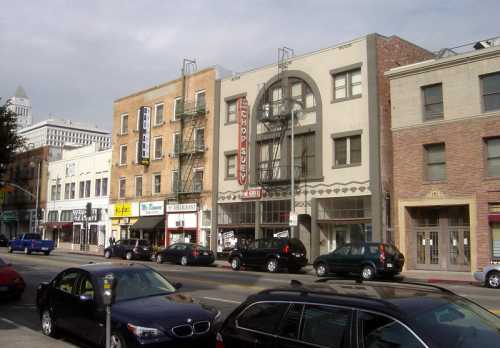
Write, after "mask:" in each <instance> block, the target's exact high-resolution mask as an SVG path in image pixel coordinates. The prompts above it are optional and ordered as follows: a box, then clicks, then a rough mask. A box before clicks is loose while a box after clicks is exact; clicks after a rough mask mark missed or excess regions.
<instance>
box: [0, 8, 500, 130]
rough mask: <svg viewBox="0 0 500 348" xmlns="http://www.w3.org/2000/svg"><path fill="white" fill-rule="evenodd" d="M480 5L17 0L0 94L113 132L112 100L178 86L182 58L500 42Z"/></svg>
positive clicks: (2, 52)
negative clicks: (367, 44) (16, 95)
mask: <svg viewBox="0 0 500 348" xmlns="http://www.w3.org/2000/svg"><path fill="white" fill-rule="evenodd" d="M498 13H500V3H499V2H498V1H496V0H482V1H458V0H457V1H454V0H442V1H429V0H420V1H406V0H387V1H382V0H379V1H376V0H372V1H369V0H359V1H349V2H347V1H314V0H312V1H304V0H302V1H297V0H288V1H285V0H274V1H271V0H269V1H265V0H255V1H242V0H233V1H230V0H224V1H216V0H212V1H190V2H187V1H185V2H180V1H168V0H164V1H161V0H156V1H153V0H145V1H144V0H143V1H139V0H136V1H118V0H113V1H108V0H106V1H104V0H101V1H90V0H87V1H69V0H68V1H62V0H58V1H36V0H33V1H16V2H9V4H8V5H5V4H4V6H3V8H2V12H1V13H0V96H1V97H2V98H6V97H8V96H10V95H11V94H12V93H13V92H14V90H15V88H16V86H17V85H18V84H22V85H23V86H24V87H25V89H26V91H27V93H28V95H29V96H30V97H31V99H32V102H33V111H34V116H35V119H36V120H42V119H44V118H46V117H47V116H48V114H49V113H51V114H53V115H56V116H59V117H65V118H69V119H73V120H86V121H88V122H92V123H96V124H98V125H99V126H100V127H103V128H108V129H109V128H110V127H111V117H112V102H113V100H114V99H116V98H118V97H120V96H123V95H127V94H130V93H132V92H134V91H136V90H139V89H142V88H145V87H148V86H150V85H153V84H157V83H161V82H164V81H168V80H170V79H173V78H176V77H177V76H178V75H179V73H180V68H181V66H180V65H181V62H182V58H184V57H190V58H196V59H197V60H198V66H199V67H204V66H209V65H214V64H220V65H222V66H224V67H225V68H228V69H231V70H234V71H244V70H248V69H251V68H254V67H257V66H261V65H264V64H268V63H272V62H274V61H275V60H276V56H277V48H278V47H280V46H283V45H286V46H289V47H292V48H294V49H295V51H296V53H299V54H300V53H304V52H308V51H312V50H316V49H319V48H322V47H326V46H331V45H333V44H336V43H340V42H343V41H346V40H350V39H352V38H355V37H358V36H362V35H365V34H367V33H370V32H378V33H381V34H385V35H392V34H396V35H399V36H402V37H403V38H405V39H407V40H410V41H413V42H415V43H417V44H419V45H421V46H423V47H426V48H429V49H432V50H435V49H439V48H441V47H446V46H448V47H450V46H454V45H458V44H460V43H466V42H470V41H474V40H477V39H480V38H485V37H489V36H495V35H500V32H499V28H498V25H497V23H498V16H497V15H498Z"/></svg>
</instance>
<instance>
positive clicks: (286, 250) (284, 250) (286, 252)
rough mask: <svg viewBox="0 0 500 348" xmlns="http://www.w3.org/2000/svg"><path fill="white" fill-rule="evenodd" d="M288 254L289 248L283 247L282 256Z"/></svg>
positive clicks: (287, 246)
mask: <svg viewBox="0 0 500 348" xmlns="http://www.w3.org/2000/svg"><path fill="white" fill-rule="evenodd" d="M289 252H290V246H289V245H288V244H287V245H285V246H284V247H283V254H288V253H289Z"/></svg>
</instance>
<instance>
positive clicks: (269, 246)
mask: <svg viewBox="0 0 500 348" xmlns="http://www.w3.org/2000/svg"><path fill="white" fill-rule="evenodd" d="M228 261H229V263H230V264H231V268H232V269H233V270H239V269H240V267H241V266H246V267H265V268H266V270H267V271H268V272H272V273H273V272H278V271H279V270H281V269H283V268H287V269H288V271H289V272H297V271H299V270H300V269H301V268H302V267H304V266H305V265H307V257H306V248H305V247H304V244H302V242H301V241H300V240H299V239H296V238H270V239H257V240H255V241H254V242H251V243H249V244H238V245H237V247H236V248H235V249H233V250H232V251H231V253H230V254H229V258H228Z"/></svg>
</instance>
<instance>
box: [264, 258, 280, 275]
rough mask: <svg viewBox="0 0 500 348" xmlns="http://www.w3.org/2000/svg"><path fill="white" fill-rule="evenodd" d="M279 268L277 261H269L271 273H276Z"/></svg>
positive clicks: (268, 267)
mask: <svg viewBox="0 0 500 348" xmlns="http://www.w3.org/2000/svg"><path fill="white" fill-rule="evenodd" d="M277 268H278V265H277V263H276V260H275V259H271V260H269V261H267V270H268V271H269V272H271V273H274V272H276V269H277Z"/></svg>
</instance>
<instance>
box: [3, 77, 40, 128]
mask: <svg viewBox="0 0 500 348" xmlns="http://www.w3.org/2000/svg"><path fill="white" fill-rule="evenodd" d="M6 104H7V105H8V106H7V109H8V110H10V111H12V112H13V113H15V114H16V115H17V129H18V130H21V129H23V128H26V127H29V126H31V125H32V124H33V115H32V113H31V109H32V107H31V100H30V98H29V97H28V96H27V95H26V91H25V90H24V88H23V87H22V86H18V87H17V89H16V92H15V93H14V96H13V97H10V98H9V99H7V102H6Z"/></svg>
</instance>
